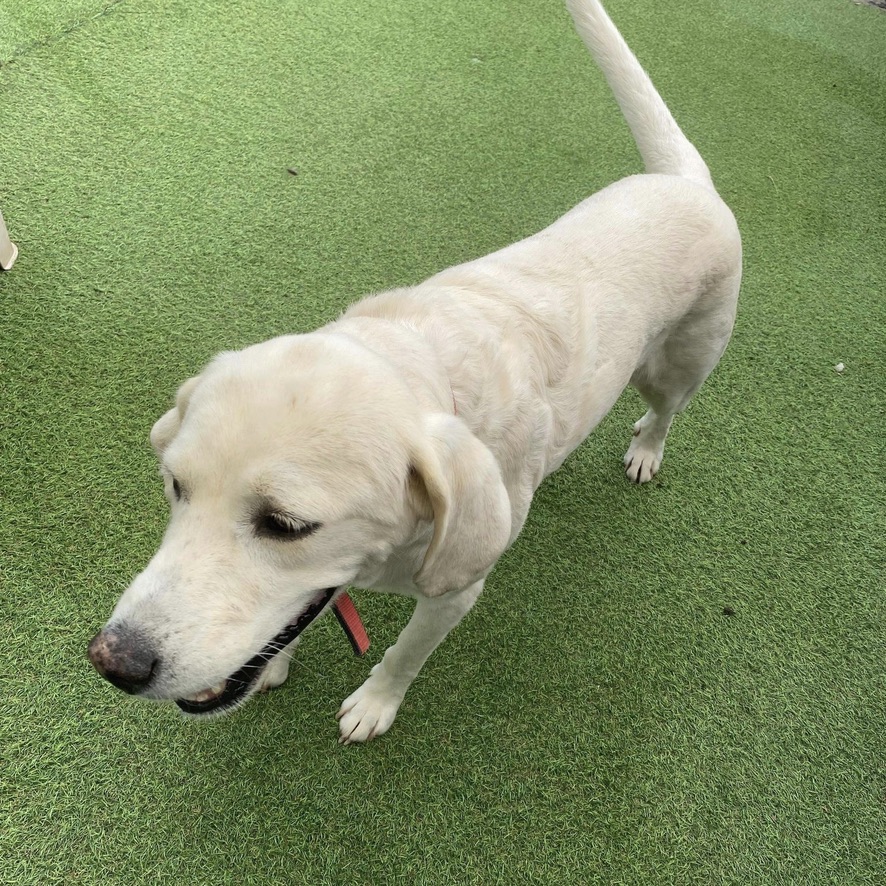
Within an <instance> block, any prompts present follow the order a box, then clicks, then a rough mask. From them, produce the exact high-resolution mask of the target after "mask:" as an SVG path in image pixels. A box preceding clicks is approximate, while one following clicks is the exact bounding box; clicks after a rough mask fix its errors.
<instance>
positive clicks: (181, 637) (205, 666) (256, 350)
mask: <svg viewBox="0 0 886 886" xmlns="http://www.w3.org/2000/svg"><path fill="white" fill-rule="evenodd" d="M151 443H152V445H153V446H154V449H155V450H156V452H157V455H158V457H159V460H160V470H161V474H162V476H163V478H164V482H165V488H166V495H167V498H168V499H169V504H170V509H171V514H170V520H169V525H168V528H167V530H166V534H165V536H164V538H163V542H162V544H161V545H160V548H159V550H158V551H157V553H156V554H155V556H154V557H153V559H152V560H151V561H150V563H149V564H148V566H147V567H146V568H145V570H144V571H143V572H142V573H141V574H140V575H139V576H138V577H137V578H136V579H135V581H134V582H133V583H132V584H131V585H130V587H129V588H128V589H127V590H126V592H125V593H124V594H123V596H122V597H121V599H120V601H119V602H118V604H117V606H116V608H115V610H114V613H113V615H112V617H111V619H110V621H109V622H108V624H107V625H106V626H105V628H104V629H103V630H102V631H101V632H99V634H98V635H97V636H96V637H95V638H94V639H93V641H92V643H91V645H90V657H91V659H92V660H93V663H94V664H95V665H96V667H97V668H98V670H99V671H100V672H101V673H102V674H103V675H104V676H106V677H107V678H108V679H109V680H111V682H113V683H115V685H118V686H120V687H121V688H122V689H124V690H126V691H128V692H132V693H135V694H139V695H143V696H145V697H148V698H156V699H175V700H177V701H178V703H179V706H180V707H182V708H183V709H184V710H186V711H188V712H190V713H196V714H204V713H205V714H209V713H219V712H221V711H224V710H231V709H233V708H234V707H237V706H238V705H239V704H240V703H242V702H243V701H244V700H245V699H246V698H248V697H249V695H251V694H252V692H254V691H255V689H256V687H257V685H258V683H259V678H260V676H261V671H262V669H263V667H264V665H265V664H266V663H267V662H268V661H270V660H271V658H272V657H273V655H274V654H275V653H276V652H277V651H278V650H279V649H280V648H281V646H282V645H285V644H286V643H287V642H289V639H291V633H290V631H291V627H292V626H293V625H294V624H296V623H297V622H298V621H299V619H302V620H304V618H305V616H306V613H307V614H310V613H311V612H313V611H319V610H320V609H322V608H323V607H324V605H325V604H326V603H328V602H329V601H330V600H331V598H332V597H333V596H334V592H335V590H336V589H338V588H342V587H345V586H347V585H349V584H358V585H360V586H372V585H374V584H375V583H376V582H377V581H379V580H380V579H381V578H382V577H383V576H384V575H386V574H388V575H389V574H390V573H389V572H387V573H386V568H387V566H388V565H389V564H388V561H389V559H390V558H392V557H404V556H405V557H407V560H408V557H409V556H410V553H409V552H412V553H411V556H412V557H413V562H414V568H415V570H416V574H415V576H414V588H415V590H416V591H417V592H419V593H424V594H428V595H438V594H443V593H446V592H449V591H457V590H459V589H461V588H465V587H467V586H468V585H470V584H472V583H473V582H475V581H477V580H479V579H480V578H482V577H483V576H484V575H485V574H486V573H487V572H488V571H489V569H490V568H491V567H492V565H493V564H494V562H495V560H496V559H497V558H498V557H499V556H500V554H501V553H502V551H503V550H504V548H505V547H506V546H507V543H508V540H509V536H510V530H511V525H510V509H509V504H508V497H507V494H506V492H505V489H504V486H503V484H502V481H501V476H500V472H499V468H498V464H497V463H496V461H495V459H494V458H493V456H492V454H491V453H490V452H489V450H488V449H487V448H486V447H485V446H484V445H483V444H482V443H481V442H480V441H479V440H478V439H477V438H476V437H475V436H474V435H473V434H472V433H471V432H470V431H469V430H468V428H467V426H466V425H465V424H464V423H463V422H462V421H461V420H460V419H458V418H456V417H454V416H452V415H447V414H445V413H442V412H429V411H428V410H427V409H426V408H422V407H421V406H420V404H419V401H418V400H417V398H416V397H415V395H414V393H413V392H412V391H411V390H410V389H409V387H408V385H407V384H405V383H404V381H403V380H402V379H401V377H400V375H399V374H398V373H397V372H396V371H395V370H394V369H393V367H392V366H391V365H390V364H389V363H388V362H387V361H386V360H384V359H383V358H381V357H379V356H377V355H376V354H374V353H373V352H372V351H370V350H368V349H367V348H365V347H364V346H362V345H361V344H360V343H358V342H357V341H355V340H353V339H351V338H349V337H348V336H346V335H342V334H337V333H334V332H332V333H327V332H318V333H312V334H310V335H304V336H287V337H283V338H279V339H273V340H271V341H269V342H265V343H264V344H261V345H256V346H254V347H251V348H247V349H245V350H243V351H239V352H236V353H225V354H222V355H220V356H219V357H217V358H216V359H215V360H214V361H213V362H212V363H211V364H210V365H209V366H208V367H207V369H206V370H205V371H204V372H203V373H202V374H201V375H200V376H198V377H196V378H192V379H190V380H189V381H187V382H185V383H184V384H183V385H182V387H181V389H180V390H179V392H178V397H177V399H176V403H175V406H174V407H173V408H172V409H171V410H169V412H167V413H166V414H165V415H163V416H162V417H161V418H160V419H159V421H157V423H156V424H155V425H154V428H153V430H152V432H151ZM408 565H409V563H408V562H407V566H408ZM244 666H246V669H245V670H244Z"/></svg>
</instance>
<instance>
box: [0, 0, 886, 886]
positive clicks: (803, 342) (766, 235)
mask: <svg viewBox="0 0 886 886" xmlns="http://www.w3.org/2000/svg"><path fill="white" fill-rule="evenodd" d="M29 8H30V9H31V10H32V11H33V15H31V16H30V17H28V16H26V15H24V14H17V15H16V16H15V17H13V16H12V15H11V14H10V13H8V12H7V13H6V14H5V15H4V16H3V17H0V50H2V51H0V60H2V61H3V62H4V63H5V64H4V65H3V67H2V68H0V96H2V103H3V122H2V126H0V206H2V208H3V211H4V214H5V216H6V219H7V222H8V225H9V228H10V231H11V233H12V235H13V237H14V239H15V240H16V242H17V243H18V244H19V246H20V248H21V256H20V258H19V261H18V263H17V265H16V267H15V269H14V270H13V272H12V273H10V274H7V275H3V276H0V304H2V309H3V322H2V324H0V372H2V375H0V379H2V391H3V397H2V402H0V422H2V424H0V428H2V432H0V480H2V485H0V489H2V501H0V508H2V522H0V551H2V555H0V556H2V560H0V570H2V572H0V580H2V585H3V587H2V599H0V640H2V648H3V650H4V655H3V657H2V659H0V686H2V689H0V756H2V758H3V760H2V765H0V882H4V883H6V882H8V883H13V884H20V883H21V884H25V883H41V884H45V883H54V882H62V881H64V882H78V883H108V882H120V883H142V882H143V883H149V882H151V883H153V882H158V883H159V882H170V883H172V882H175V883H180V882H191V883H236V884H249V883H262V884H274V883H281V884H283V883H300V882H306V883H307V882H310V883H367V884H376V883H389V882H390V883H403V882H414V883H420V884H436V883H441V884H442V883H483V884H491V883H513V882H540V883H557V884H561V883H605V884H620V883H623V884H638V883H650V884H663V883H674V884H683V883H693V884H694V883H698V884H702V883H705V884H708V883H718V884H719V883H742V884H748V883H790V884H796V883H803V884H825V883H840V884H865V883H871V884H874V883H879V882H881V880H882V871H883V867H882V855H883V846H884V845H886V843H884V840H886V810H884V804H886V752H884V738H883V711H884V709H886V689H884V680H883V669H884V649H886V627H884V624H886V605H884V595H883V588H882V573H883V565H884V563H886V546H884V535H883V528H884V505H883V502H884V500H886V481H884V475H883V470H882V462H883V458H882V455H883V453H882V442H881V440H882V436H883V431H884V412H886V408H884V407H886V402H884V393H883V379H884V373H886V353H884V347H883V329H884V319H886V317H884V314H886V310H884V301H883V294H884V288H886V270H884V269H886V247H884V244H883V240H882V236H881V227H882V220H883V217H884V210H886V171H884V166H883V163H882V146H883V143H884V136H886V101H884V95H886V88H884V87H886V61H884V59H883V56H882V46H883V41H884V38H886V15H884V14H883V13H882V12H881V11H880V10H877V9H873V8H870V7H862V6H857V5H854V4H852V3H850V2H848V0H819V2H816V3H814V4H808V3H807V4H800V3H794V2H788V0H744V2H743V3H742V4H740V5H737V4H725V3H717V2H712V0H693V2H689V0H660V2H657V3H651V2H645V0H631V2H628V0H611V2H610V3H609V8H610V11H611V12H612V14H613V16H614V17H615V19H616V21H617V23H618V24H619V25H620V27H621V28H622V30H623V32H624V33H625V35H626V37H627V38H628V40H629V42H630V43H631V45H632V47H633V48H634V50H635V51H636V52H637V54H638V55H639V56H640V58H641V60H642V61H643V62H644V64H645V65H646V67H647V68H648V70H649V71H650V73H651V74H652V76H653V79H654V80H655V82H656V84H657V85H658V87H659V88H660V90H661V91H662V93H663V94H664V96H665V98H666V100H667V101H668V103H669V104H670V106H671V107H672V109H673V111H674V113H675V115H676V116H677V119H678V120H679V121H680V123H681V125H683V127H684V128H685V130H686V131H687V133H688V134H689V135H690V137H691V138H693V140H694V141H695V142H696V144H697V145H698V146H699V148H700V150H701V152H702V154H703V155H704V156H705V158H706V159H707V160H708V162H709V164H710V166H711V168H712V170H713V173H714V177H715V180H716V181H717V183H718V186H719V188H720V190H721V192H722V193H723V194H724V196H725V197H726V199H727V200H728V202H729V203H730V205H731V206H732V207H733V208H734V210H735V212H736V214H737V216H738V219H739V223H740V225H741V228H742V231H743V234H744V240H745V254H746V276H745V284H744V288H743V295H742V301H741V307H740V312H739V320H738V325H737V327H736V333H735V337H734V340H733V342H732V344H731V346H730V348H729V350H728V351H727V354H726V356H725V357H724V360H723V362H722V363H721V366H720V367H719V369H718V370H717V372H716V373H715V375H714V376H713V377H712V378H711V380H710V381H709V382H708V383H707V384H706V386H705V388H704V389H703V391H702V392H701V393H700V395H699V396H698V397H697V399H696V401H695V402H694V403H693V405H692V406H691V407H690V409H689V410H688V412H687V414H686V415H685V416H683V417H682V418H681V419H680V420H679V422H678V423H677V424H676V425H675V428H674V430H673V432H672V434H671V438H670V440H669V444H668V447H669V448H668V451H667V455H666V459H665V464H664V468H663V470H662V473H661V474H660V477H659V478H658V479H657V480H656V481H655V482H654V483H652V484H650V485H649V486H648V487H646V488H642V489H637V488H633V487H631V486H630V485H629V484H628V483H627V482H626V481H625V480H624V478H623V476H622V472H621V467H620V456H621V454H622V452H623V451H624V449H625V448H626V446H627V444H628V440H629V427H630V422H631V421H632V420H633V419H634V418H636V417H637V415H638V414H639V413H640V412H641V410H642V407H641V405H640V403H639V402H638V400H637V398H636V397H635V396H634V395H632V394H628V395H626V396H625V398H624V399H623V401H622V402H621V403H620V404H619V405H618V406H617V407H616V409H615V411H614V413H613V415H612V416H611V417H610V418H609V419H607V421H606V422H604V424H603V425H602V426H601V428H600V429H599V430H598V431H597V432H596V433H595V434H594V436H593V437H592V438H591V440H590V441H589V442H588V443H587V444H586V445H585V446H583V447H582V448H581V449H580V450H579V452H577V453H576V454H575V455H574V456H573V457H572V458H571V459H570V460H569V461H568V463H567V464H566V465H565V466H564V468H563V469H562V470H561V471H560V472H559V473H558V474H556V475H555V476H554V477H553V478H551V479H550V480H549V481H548V482H547V483H546V484H545V485H544V486H543V488H542V489H541V490H540V492H539V494H538V496H537V499H536V503H535V507H534V510H533V512H532V515H531V517H530V519H529V522H528V525H527V527H526V530H525V531H524V533H523V535H522V537H521V539H520V540H519V541H518V543H517V544H516V545H515V547H514V548H513V549H512V551H511V552H509V554H508V555H507V556H506V557H505V558H504V560H503V561H502V562H501V563H500V564H499V566H498V567H497V568H496V570H495V571H494V573H493V575H492V576H491V578H490V580H489V582H488V584H487V593H486V594H485V596H484V597H483V599H482V600H481V601H480V603H479V604H478V606H477V607H476V608H475V610H474V611H473V612H472V614H471V615H470V616H469V618H468V619H467V620H466V622H465V623H464V624H463V625H462V626H460V627H459V629H458V630H457V631H456V632H454V634H453V635H452V636H451V637H450V638H449V640H448V641H447V642H446V644H445V645H444V646H443V647H441V649H440V650H438V652H437V653H436V654H435V655H434V656H433V658H432V659H431V661H430V663H429V666H428V669H427V671H426V672H425V673H424V674H423V675H422V676H421V677H420V679H419V680H418V681H417V683H416V684H415V685H414V687H413V688H412V690H411V691H410V694H409V695H408V696H407V699H406V701H405V703H404V705H403V708H402V709H401V713H400V716H399V718H398V721H397V723H396V724H395V726H394V728H393V729H392V731H391V732H390V733H389V734H388V735H387V736H385V737H384V738H383V739H381V740H379V741H377V742H375V743H372V744H370V745H368V746H366V747H352V748H341V747H339V746H338V745H337V744H336V742H335V739H336V734H337V733H336V728H335V724H334V721H333V719H332V715H333V714H334V712H335V710H336V708H337V705H338V702H339V701H340V700H341V699H342V698H344V697H345V696H346V695H347V694H348V693H349V692H350V691H351V690H352V689H353V688H355V687H356V686H357V685H358V684H359V682H360V681H361V680H362V679H363V677H364V676H365V674H366V671H367V669H368V667H369V665H370V664H371V663H372V662H373V661H375V660H377V658H378V656H379V655H380V654H381V652H382V650H383V649H384V647H385V645H386V644H388V643H390V642H391V641H392V640H393V639H394V637H395V636H396V634H397V631H398V629H399V627H400V626H401V625H402V624H403V623H404V621H405V620H406V618H407V616H408V611H409V605H408V603H406V602H405V601H401V600H396V599H393V598H387V597H377V596H373V595H368V594H361V595H359V596H358V598H357V600H358V604H359V606H360V608H361V611H362V613H363V615H364V618H365V621H366V623H367V626H368V628H369V630H370V634H371V636H372V639H373V649H372V651H371V653H370V656H369V661H366V662H363V661H355V660H353V659H351V658H350V657H349V656H350V653H349V649H348V646H347V643H346V642H345V641H344V639H343V638H342V637H341V635H340V632H339V630H338V627H337V625H336V624H335V623H334V620H332V619H329V620H326V621H324V622H323V623H321V624H319V625H318V626H317V627H316V628H315V629H313V630H312V631H311V632H310V633H309V634H308V635H307V637H306V639H305V641H304V643H303V644H302V646H301V649H300V652H299V656H298V661H299V662H300V663H301V664H300V665H298V664H297V665H295V666H294V667H293V677H292V679H291V681H290V683H289V684H287V686H286V688H284V689H283V690H281V691H279V692H276V693H274V694H272V695H271V696H269V697H265V698H261V699H258V700H256V701H255V702H254V703H252V704H251V705H249V706H248V707H247V708H246V709H244V710H243V711H242V712H241V713H239V714H238V715H237V716H235V717H233V718H230V719H227V720H222V721H217V722H213V723H210V724H193V723H191V722H188V721H185V720H183V719H181V718H180V717H179V716H178V715H177V714H176V712H175V711H174V710H171V709H168V708H164V707H155V706H152V705H147V704H143V703H138V702H135V701H133V700H131V699H127V698H125V697H123V696H122V695H121V694H120V693H118V692H116V691H114V690H113V689H112V688H111V687H110V686H108V685H107V684H104V683H103V682H102V681H100V680H99V679H98V678H97V676H96V675H95V674H93V673H92V671H91V669H90V667H89V665H88V663H87V662H86V660H85V656H84V650H85V646H86V643H87V641H88V639H89V637H90V636H91V634H92V633H93V632H94V631H95V630H96V629H97V628H98V627H99V626H100V625H101V623H102V622H103V620H104V619H105V618H106V616H107V614H108V613H109V611H110V609H111V607H112V605H113V602H114V600H115V599H116V597H117V595H118V594H119V593H120V591H121V590H122V589H123V587H125V585H126V583H127V582H128V580H129V579H130V577H131V576H132V575H133V574H134V573H135V572H136V571H137V570H138V569H139V568H141V566H143V565H144V563H145V562H146V561H147V559H148V557H149V556H150V554H151V552H152V551H153V549H154V547H155V545H156V544H157V542H158V540H159V537H160V534H161V532H162V528H163V525H164V521H165V505H164V502H163V499H162V495H161V490H160V484H159V481H158V479H157V477H156V474H155V466H154V460H153V456H152V454H151V452H150V449H149V447H148V446H147V433H148V430H149V428H150V426H151V424H152V422H153V420H154V419H155V418H156V417H157V416H158V415H159V414H160V413H161V412H162V411H163V410H164V409H165V408H166V407H167V405H168V404H169V402H170V400H171V397H172V394H173V392H174V390H175V388H176V386H177V384H178V383H179V382H180V381H182V380H183V379H184V378H185V377H187V376H188V375H190V374H192V373H193V372H194V371H196V370H197V369H199V367H200V366H201V365H202V364H203V363H204V362H205V361H206V360H207V359H208V358H209V357H210V356H211V355H212V354H213V353H214V352H216V351H218V350H220V349H222V348H231V347H239V346H242V345H246V344H248V343H251V342H254V341H258V340H261V339H263V338H266V337H269V336H271V335H275V334H279V333H282V332H288V331H292V330H304V329H308V328H311V327H312V326H315V325H318V324H321V323H323V322H325V321H326V320H328V319H330V318H331V317H333V316H335V314H336V313H337V312H338V311H339V310H341V309H342V308H343V307H344V306H345V305H346V304H347V303H349V302H350V301H351V300H353V299H354V298H356V297H358V296H359V295H360V294H362V293H365V292H369V291H373V290H377V289H380V288H383V287H387V286H393V285H398V284H404V283H409V282H414V281H418V280H420V279H422V278H423V277H425V276H427V275H429V274H431V273H433V272H434V271H436V270H439V269H441V268H443V267H446V266H448V265H450V264H453V263H455V262H457V261H461V260H464V259H467V258H469V257H472V256H476V255H480V254H483V253H485V252H487V251H489V250H491V249H493V248H496V247H499V246H502V245H504V244H506V243H508V242H511V241H512V240H514V239H516V238H518V237H520V236H522V235H525V234H528V233H530V232H532V231H535V230H536V229H538V228H540V227H542V226H543V225H545V224H547V223H549V222H550V221H551V220H553V219H554V218H556V217H557V216H558V215H560V214H561V213H562V212H563V211H565V210H566V209H567V208H569V207H570V206H572V205H573V204H574V203H576V202H578V201H579V200H580V199H581V198H582V197H583V196H585V195H586V194H588V193H590V192H591V191H593V190H595V189H597V188H598V187H601V186H602V185H604V184H606V183H608V182H609V181H611V180H613V179H614V178H616V177H618V176H621V175H624V174H626V173H629V172H632V171H636V170H638V169H639V163H638V160H637V157H636V152H635V150H634V148H633V146H632V144H631V142H630V137H629V135H628V133H627V131H626V128H625V126H624V124H623V122H622V121H621V120H620V118H619V116H618V112H617V110H616V109H615V107H614V104H613V102H612V100H611V98H610V96H609V94H608V92H607V90H606V88H605V85H604V84H603V82H602V79H601V78H600V76H599V75H598V73H597V71H596V69H595V67H594V65H593V64H592V62H591V61H590V59H589V58H588V57H587V55H586V53H585V51H584V50H583V48H582V47H581V45H580V44H579V41H578V39H577V38H576V37H575V35H574V34H573V33H572V31H571V25H570V23H569V20H568V17H567V16H566V14H565V12H564V10H563V8H562V7H561V4H560V3H559V2H558V0H520V2H518V0H501V2H496V3H485V4H469V3H457V2H453V0H437V2H434V3H431V2H427V0H413V2H409V3H407V2H400V0H397V2H394V0H368V2H364V3H361V4H359V5H358V6H354V4H348V3H344V2H342V0H313V2H312V3H310V4H306V3H300V2H286V3H280V2H272V0H248V2H246V0H235V2H232V3H229V4H217V3H213V2H209V0H188V2H185V0H123V2H120V3H117V4H113V5H111V4H109V3H102V2H99V3H92V4H90V3H85V2H84V3H80V2H77V0H71V2H66V3H63V2H50V0H43V2H42V3H40V4H36V5H32V6H31V7H29ZM38 13H39V14H38ZM98 13H103V14H98ZM97 14H98V15H97ZM75 24H76V25H77V26H76V27H74V25H75ZM10 59H11V61H10ZM287 168H294V169H296V170H297V175H292V174H290V173H288V172H287ZM837 362H843V363H844V364H845V366H846V368H845V371H844V372H843V373H842V374H838V373H836V372H835V371H834V369H833V367H834V365H835V364H836V363H837ZM726 612H732V613H734V614H731V615H729V614H724V613H726Z"/></svg>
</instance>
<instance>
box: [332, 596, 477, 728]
mask: <svg viewBox="0 0 886 886" xmlns="http://www.w3.org/2000/svg"><path fill="white" fill-rule="evenodd" d="M482 590H483V582H482V581H478V582H476V583H475V584H472V585H471V586H470V587H467V588H465V589H464V590H463V591H453V592H450V593H448V594H445V595H444V596H442V597H419V600H418V603H416V606H415V612H413V614H412V618H411V619H410V620H409V624H407V625H406V627H405V628H403V631H402V632H401V634H400V636H399V637H398V638H397V642H396V643H395V644H394V645H393V646H391V647H390V648H389V649H388V650H387V652H385V654H384V657H383V658H382V660H381V661H380V662H379V663H378V664H377V665H376V666H375V667H374V668H373V669H372V671H371V673H370V675H369V678H368V679H367V680H366V682H365V683H364V684H363V685H362V686H361V687H360V688H359V689H358V690H357V691H356V692H354V693H352V694H351V695H350V696H348V698H346V699H345V700H344V702H343V703H342V706H341V709H340V710H339V712H338V721H339V724H338V725H339V730H340V732H341V738H340V739H339V741H341V742H343V743H345V744H350V743H351V742H355V741H369V740H370V739H373V738H375V737H376V736H379V735H382V734H383V733H385V732H387V731H388V729H390V728H391V724H392V723H393V722H394V717H396V716H397V709H398V708H399V707H400V702H402V701H403V696H404V695H406V690H407V689H408V688H409V685H410V684H411V683H412V681H413V680H414V679H415V678H416V677H417V676H418V672H419V671H420V670H421V668H422V665H423V664H424V663H425V662H426V661H427V660H428V656H430V654H431V653H432V652H433V651H434V650H435V649H436V648H437V646H439V645H440V643H441V642H442V641H443V640H444V639H445V637H446V635H447V634H448V633H449V632H450V631H451V630H452V629H453V628H454V627H455V626H456V625H457V624H458V623H459V622H460V621H461V620H462V618H463V617H464V616H465V614H466V613H467V612H468V610H469V609H470V608H471V607H472V606H473V605H474V603H475V602H476V601H477V597H479V596H480V592H481V591H482Z"/></svg>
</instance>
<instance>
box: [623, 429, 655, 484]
mask: <svg viewBox="0 0 886 886" xmlns="http://www.w3.org/2000/svg"><path fill="white" fill-rule="evenodd" d="M652 437H653V435H652V434H651V433H650V428H649V427H648V426H647V425H646V424H645V423H644V421H643V419H642V418H641V419H640V421H638V422H637V423H636V424H635V425H634V439H633V440H632V441H631V445H630V446H629V447H628V451H627V452H626V453H625V457H624V464H625V473H626V474H627V475H628V479H629V480H630V481H631V483H648V482H649V481H650V480H651V479H652V478H653V477H654V476H655V475H656V474H657V473H658V469H659V468H660V467H661V460H662V457H663V456H664V440H663V439H651V438H652Z"/></svg>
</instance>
